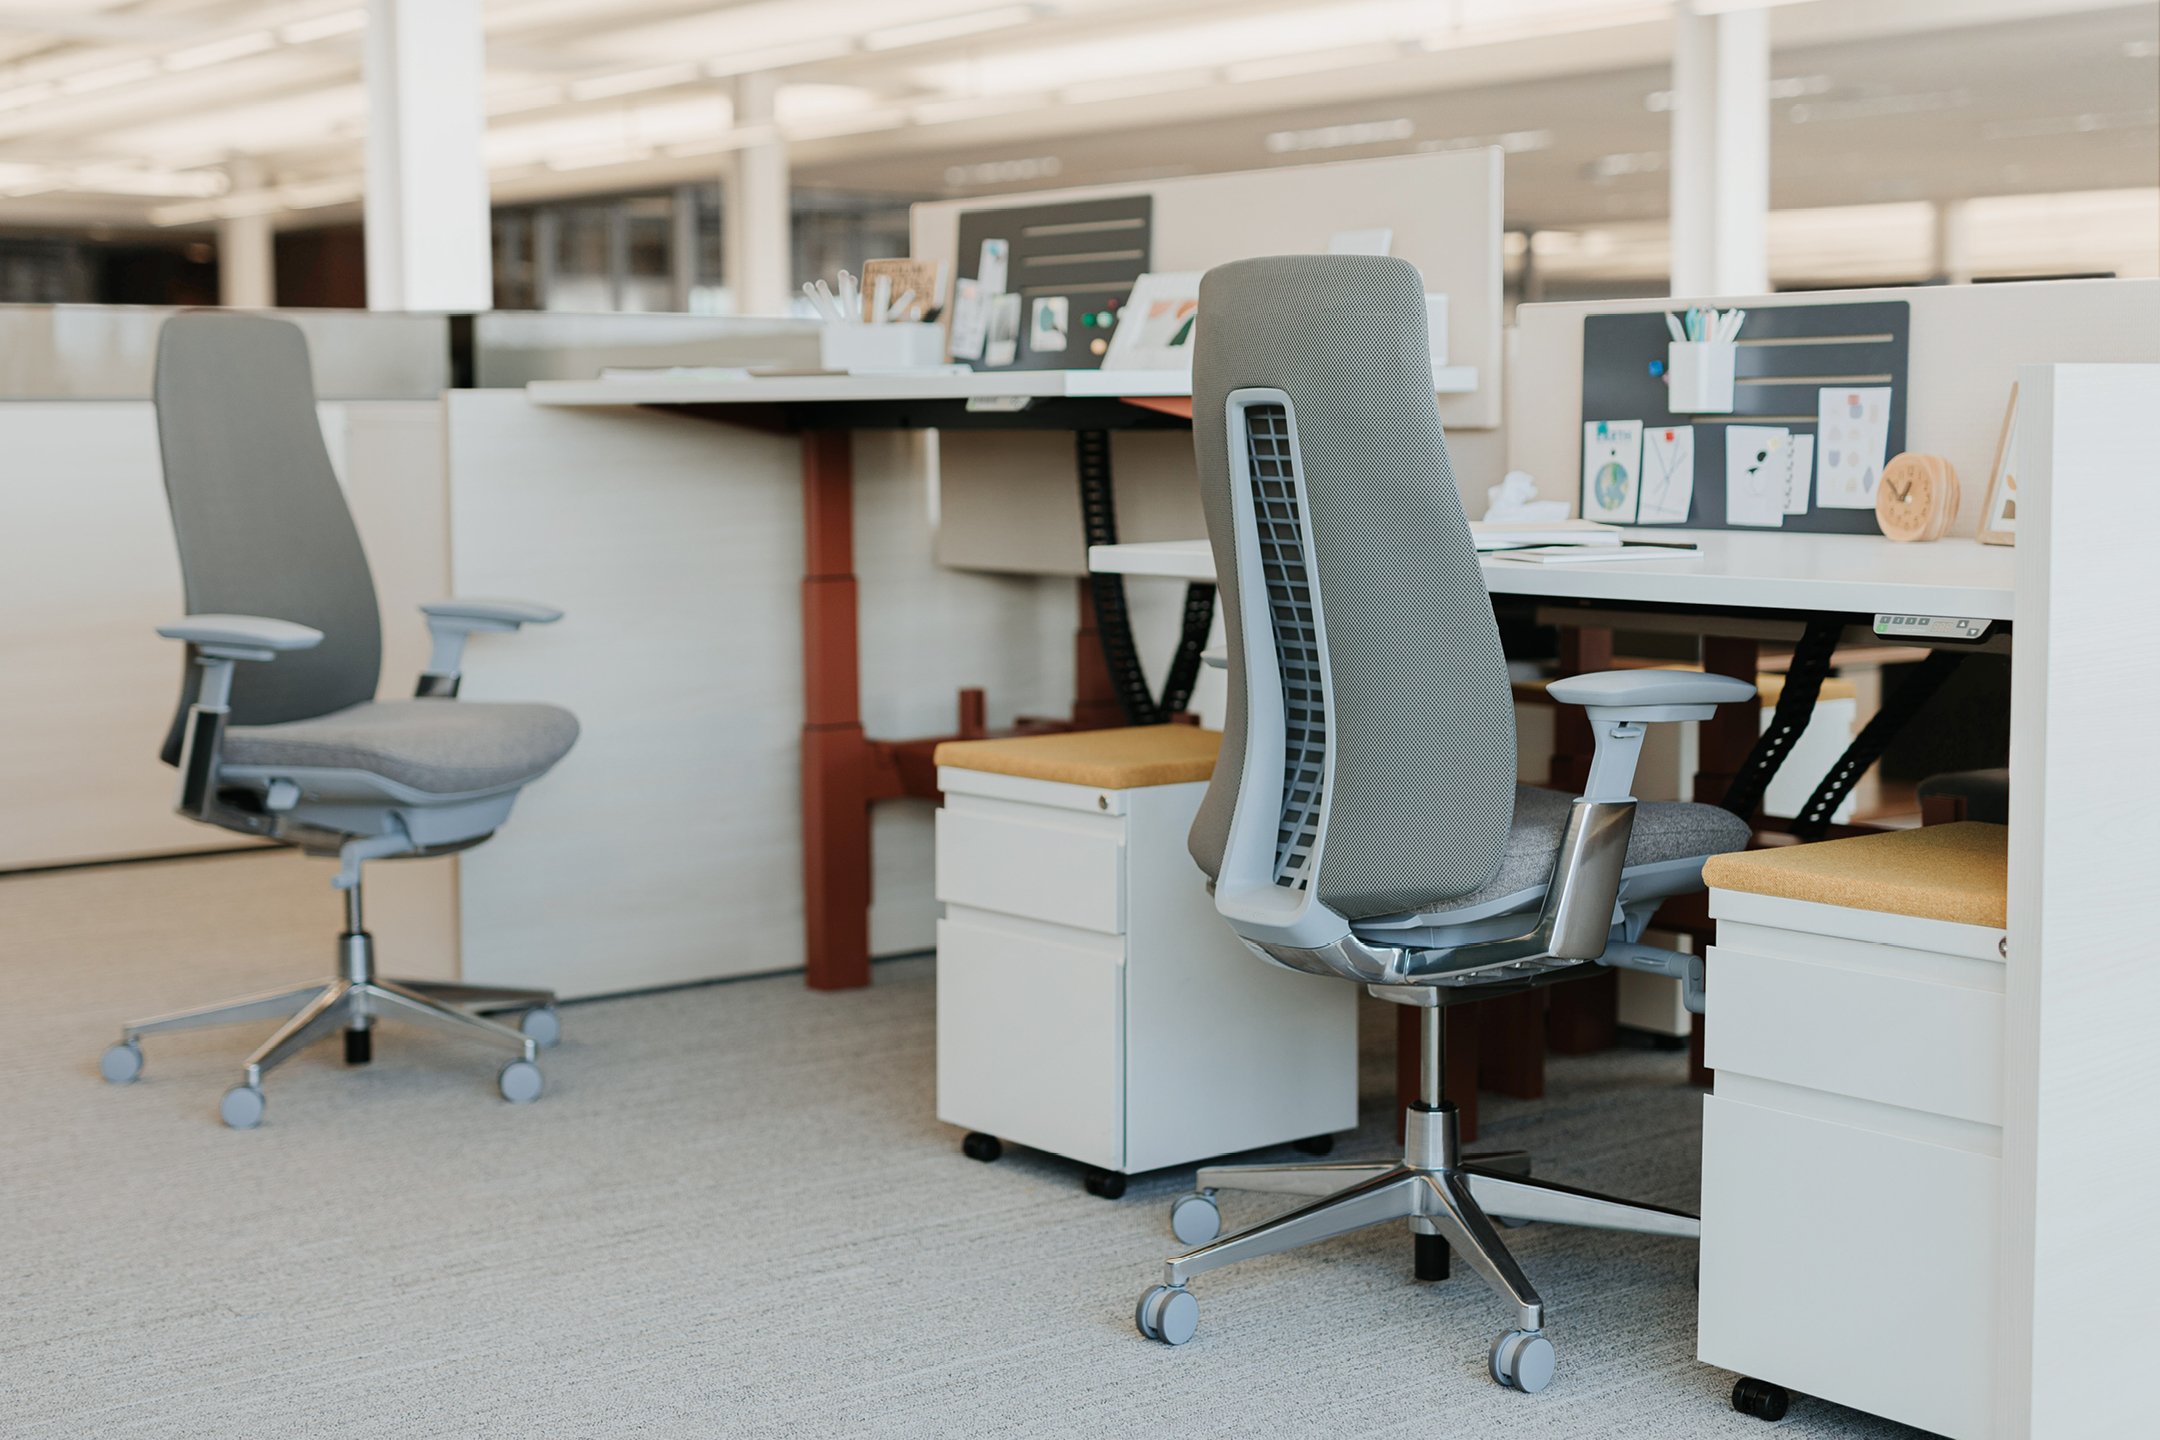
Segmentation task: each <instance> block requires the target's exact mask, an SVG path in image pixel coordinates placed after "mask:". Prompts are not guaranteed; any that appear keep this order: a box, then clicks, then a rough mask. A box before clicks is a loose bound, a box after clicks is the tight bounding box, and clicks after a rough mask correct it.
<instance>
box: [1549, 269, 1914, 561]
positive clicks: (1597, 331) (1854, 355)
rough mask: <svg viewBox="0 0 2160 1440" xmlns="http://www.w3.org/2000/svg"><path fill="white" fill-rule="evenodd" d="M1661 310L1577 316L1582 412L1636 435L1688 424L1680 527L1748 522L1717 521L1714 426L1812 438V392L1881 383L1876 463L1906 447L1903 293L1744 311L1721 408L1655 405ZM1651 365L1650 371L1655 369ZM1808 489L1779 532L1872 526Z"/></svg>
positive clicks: (1718, 452)
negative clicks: (1700, 410)
mask: <svg viewBox="0 0 2160 1440" xmlns="http://www.w3.org/2000/svg"><path fill="white" fill-rule="evenodd" d="M1665 314H1666V312H1665V311H1663V310H1651V311H1647V312H1644V313H1642V314H1629V315H1586V316H1584V317H1583V378H1582V418H1583V419H1584V420H1586V421H1588V420H1640V421H1642V422H1643V433H1644V434H1645V435H1648V434H1649V432H1650V431H1652V430H1664V429H1669V428H1671V427H1673V426H1677V425H1692V426H1694V427H1695V504H1694V508H1693V510H1692V511H1691V512H1690V514H1689V516H1688V522H1687V528H1688V529H1691V530H1724V529H1728V528H1730V529H1739V530H1751V529H1754V528H1756V527H1754V526H1751V525H1739V526H1727V525H1726V523H1725V426H1726V425H1728V424H1731V425H1781V426H1783V427H1784V428H1786V429H1788V430H1790V431H1792V432H1793V433H1794V434H1795V435H1813V434H1814V433H1815V417H1816V413H1817V410H1816V403H1817V393H1816V392H1818V391H1820V390H1823V389H1825V388H1827V387H1832V386H1839V385H1851V386H1859V385H1888V386H1889V387H1890V443H1889V446H1888V448H1887V449H1886V450H1885V451H1884V452H1883V458H1884V459H1886V460H1887V459H1888V458H1889V457H1890V456H1892V455H1895V454H1897V453H1898V452H1899V451H1901V450H1903V449H1904V448H1905V406H1906V398H1907V397H1906V389H1905V358H1906V351H1907V350H1908V348H1909V345H1910V332H1911V308H1910V307H1909V306H1908V305H1907V304H1906V303H1905V302H1904V301H1903V300H1882V301H1868V302H1865V303H1862V304H1856V305H1775V306H1763V307H1762V308H1760V309H1754V310H1750V311H1748V315H1747V323H1746V324H1744V325H1743V326H1741V328H1740V343H1739V355H1738V357H1737V361H1736V364H1735V366H1734V371H1735V378H1736V381H1737V383H1736V384H1735V385H1734V387H1733V411H1732V413H1731V414H1730V415H1675V414H1673V413H1672V412H1670V411H1668V410H1667V409H1666V408H1665V399H1666V393H1665V379H1664V374H1663V370H1662V366H1663V364H1664V361H1665V347H1666V345H1667V344H1668V343H1670V341H1671V339H1672V336H1671V334H1670V333H1669V332H1668V331H1667V330H1666V329H1665ZM1653 365H1655V366H1658V367H1660V368H1659V369H1658V370H1657V371H1656V372H1655V373H1653V371H1652V366H1653ZM1577 443H1578V445H1579V444H1580V439H1579V438H1578V441H1577ZM1818 448H1819V447H1818ZM1820 458H1821V457H1820V456H1819V455H1818V456H1817V459H1818V461H1819V460H1820ZM1812 493H1813V486H1812V482H1811V484H1810V497H1811V498H1810V503H1809V506H1808V512H1807V514H1805V515H1787V516H1786V517H1785V524H1784V526H1783V528H1784V529H1786V530H1798V531H1802V532H1805V533H1811V534H1849V535H1877V534H1880V533H1882V532H1881V528H1880V527H1879V526H1877V525H1876V523H1875V512H1874V511H1873V510H1824V509H1821V508H1820V507H1818V506H1816V505H1815V504H1814V503H1813V500H1812ZM1643 528H1644V529H1656V528H1659V527H1657V526H1654V525H1648V526H1644V527H1643ZM1666 528H1675V527H1666Z"/></svg>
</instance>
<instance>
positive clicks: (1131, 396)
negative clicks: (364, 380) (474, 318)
mask: <svg viewBox="0 0 2160 1440" xmlns="http://www.w3.org/2000/svg"><path fill="white" fill-rule="evenodd" d="M1477 386H1478V371H1477V367H1476V366H1475V365H1451V366H1448V367H1446V368H1444V369H1442V370H1439V371H1437V372H1435V375H1434V389H1435V391H1436V392H1437V393H1439V394H1442V395H1466V394H1469V393H1470V392H1472V391H1474V390H1476V389H1477ZM525 393H526V395H527V396H528V397H530V399H531V400H532V402H533V403H534V404H535V405H814V404H819V403H827V404H840V403H846V402H850V401H856V402H864V401H880V400H963V401H965V400H982V401H992V400H1143V399H1167V400H1184V399H1189V398H1191V395H1192V376H1191V375H1189V374H1187V373H1186V372H1184V371H1182V370H977V371H972V372H968V373H947V372H943V371H932V372H927V373H923V374H909V373H907V372H904V371H891V372H887V373H883V374H876V375H763V376H753V377H751V378H750V379H747V380H700V379H692V378H687V377H685V378H681V379H677V378H671V377H669V376H666V375H652V376H638V377H636V378H626V379H621V380H536V381H534V382H533V383H532V384H530V385H527V386H526V387H525Z"/></svg>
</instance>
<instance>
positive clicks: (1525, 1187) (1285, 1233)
mask: <svg viewBox="0 0 2160 1440" xmlns="http://www.w3.org/2000/svg"><path fill="white" fill-rule="evenodd" d="M1444 1028H1445V1020H1444V1007H1442V1006H1438V1005H1432V1006H1427V1007H1425V1009H1424V1015H1423V1026H1422V1038H1423V1050H1424V1054H1423V1057H1422V1065H1421V1084H1420V1087H1419V1103H1418V1104H1417V1105H1414V1106H1412V1107H1411V1109H1410V1111H1409V1113H1408V1115H1407V1116H1406V1117H1405V1121H1404V1137H1403V1158H1402V1160H1401V1161H1400V1162H1398V1163H1394V1164H1358V1163H1348V1164H1344V1163H1332V1164H1320V1165H1209V1166H1203V1167H1202V1168H1201V1170H1200V1174H1199V1182H1198V1183H1199V1188H1198V1190H1197V1191H1196V1192H1195V1193H1194V1194H1191V1195H1187V1196H1185V1197H1184V1198H1182V1199H1180V1200H1179V1201H1177V1202H1176V1204H1175V1205H1173V1206H1172V1207H1171V1220H1170V1223H1171V1229H1172V1231H1173V1232H1174V1233H1176V1235H1177V1236H1178V1238H1179V1239H1180V1240H1183V1241H1186V1242H1187V1243H1188V1244H1191V1243H1197V1242H1200V1241H1207V1242H1209V1243H1205V1244H1200V1245H1199V1248H1198V1249H1195V1250H1192V1251H1189V1252H1187V1253H1186V1254H1183V1255H1179V1256H1176V1257H1174V1258H1173V1259H1171V1260H1170V1261H1168V1262H1167V1263H1166V1264H1165V1265H1164V1266H1163V1282H1162V1283H1161V1284H1160V1285H1156V1286H1154V1287H1152V1288H1150V1289H1149V1290H1148V1291H1147V1292H1146V1293H1144V1294H1143V1295H1142V1296H1141V1297H1140V1304H1139V1308H1138V1309H1137V1311H1136V1312H1135V1319H1136V1321H1137V1323H1138V1325H1139V1327H1140V1332H1141V1333H1142V1334H1144V1335H1146V1336H1148V1337H1149V1338H1150V1339H1154V1340H1161V1341H1165V1342H1167V1343H1169V1344H1172V1345H1182V1344H1184V1343H1185V1342H1186V1341H1187V1340H1190V1339H1191V1338H1192V1336H1193V1333H1194V1331H1195V1329H1196V1328H1197V1326H1198V1324H1199V1315H1200V1310H1199V1302H1198V1301H1197V1300H1195V1299H1194V1298H1193V1295H1192V1292H1191V1291H1190V1290H1189V1289H1188V1288H1187V1284H1188V1282H1189V1281H1190V1280H1191V1279H1192V1278H1193V1277H1194V1276H1196V1275H1202V1274H1205V1273H1206V1272H1208V1271H1210V1270H1217V1269H1220V1268H1222V1267H1223V1266H1225V1265H1233V1264H1236V1263H1237V1262H1238V1261H1240V1260H1252V1259H1257V1258H1258V1257H1260V1256H1263V1255H1276V1254H1280V1253H1282V1252H1283V1251H1285V1250H1294V1249H1296V1248H1298V1247H1299V1246H1301V1245H1311V1244H1314V1243H1315V1242H1317V1241H1321V1240H1331V1239H1333V1238H1335V1237H1336V1236H1338V1235H1347V1234H1349V1233H1351V1232H1352V1231H1355V1230H1363V1229H1365V1228H1367V1227H1368V1226H1372V1225H1378V1224H1381V1223H1383V1222H1386V1221H1390V1220H1406V1221H1408V1222H1409V1225H1410V1229H1411V1231H1412V1232H1413V1234H1415V1235H1416V1236H1417V1237H1418V1240H1417V1242H1416V1243H1417V1248H1418V1252H1419V1254H1418V1260H1419V1264H1418V1271H1419V1275H1420V1278H1433V1279H1438V1278H1441V1276H1443V1275H1444V1274H1445V1273H1446V1272H1445V1256H1446V1255H1447V1254H1448V1253H1450V1252H1453V1253H1455V1254H1459V1255H1461V1256H1462V1258H1463V1259H1464V1260H1465V1261H1467V1262H1468V1263H1469V1265H1470V1268H1471V1269H1473V1270H1475V1271H1476V1272H1477V1273H1478V1274H1479V1275H1480V1276H1481V1277H1483V1278H1484V1280H1485V1283H1486V1284H1488V1285H1490V1286H1491V1287H1492V1288H1493V1289H1494V1290H1495V1291H1496V1292H1498V1293H1499V1295H1500V1297H1501V1298H1502V1299H1504V1300H1506V1301H1507V1302H1508V1303H1509V1304H1511V1305H1513V1306H1514V1307H1515V1323H1514V1325H1513V1327H1511V1328H1510V1329H1508V1330H1506V1331H1503V1332H1502V1333H1501V1334H1500V1336H1499V1338H1497V1339H1496V1340H1494V1341H1493V1345H1492V1351H1491V1355H1490V1364H1491V1368H1492V1376H1493V1379H1495V1380H1497V1381H1498V1382H1500V1383H1501V1384H1502V1385H1506V1386H1509V1387H1511V1388H1513V1389H1518V1390H1525V1391H1533V1392H1534V1391H1538V1390H1542V1389H1544V1388H1545V1386H1546V1384H1547V1383H1548V1382H1549V1381H1550V1380H1551V1379H1552V1374H1553V1359H1554V1357H1553V1348H1552V1342H1551V1341H1549V1340H1548V1339H1546V1338H1545V1335H1544V1329H1545V1307H1544V1303H1543V1302H1542V1301H1541V1300H1540V1299H1539V1298H1538V1293H1537V1291H1536V1290H1535V1289H1534V1288H1532V1286H1531V1284H1530V1281H1529V1279H1528V1277H1526V1276H1525V1275H1524V1274H1523V1272H1522V1267H1521V1266H1519V1265H1517V1264H1516V1263H1515V1257H1514V1256H1512V1255H1510V1254H1509V1253H1508V1250H1507V1246H1506V1245H1504V1244H1502V1243H1501V1240H1500V1235H1499V1232H1498V1230H1496V1229H1495V1228H1494V1226H1493V1219H1494V1218H1498V1219H1501V1220H1504V1221H1515V1222H1529V1221H1538V1220H1542V1221H1545V1222H1547V1223H1550V1224H1556V1225H1581V1226H1587V1227H1590V1228H1593V1229H1601V1230H1632V1231H1637V1232H1640V1233H1643V1234H1649V1235H1673V1236H1679V1237H1683V1238H1688V1239H1697V1238H1700V1236H1701V1234H1702V1222H1701V1221H1700V1220H1699V1219H1697V1218H1696V1217H1695V1216H1693V1215H1690V1214H1688V1213H1687V1212H1686V1211H1683V1210H1668V1209H1665V1208H1663V1207H1662V1206H1657V1205H1643V1204H1637V1203H1635V1202H1632V1201H1626V1200H1615V1199H1611V1198H1609V1197H1607V1196H1604V1195H1598V1194H1593V1193H1592V1192H1590V1191H1587V1190H1576V1189H1573V1188H1571V1187H1569V1186H1566V1185H1555V1184H1553V1183H1552V1182H1551V1181H1547V1180H1533V1179H1531V1178H1530V1176H1529V1174H1528V1171H1529V1157H1528V1155H1526V1154H1524V1153H1523V1152H1521V1151H1501V1152H1495V1153H1491V1154H1482V1155H1464V1154H1463V1153H1462V1152H1461V1147H1460V1143H1459V1140H1458V1137H1457V1133H1456V1122H1455V1107H1454V1106H1453V1105H1451V1104H1449V1103H1448V1102H1447V1100H1446V1099H1445V1098H1444V1097H1443V1096H1442V1094H1441V1087H1440V1076H1441V1074H1442V1055H1441V1035H1442V1032H1443V1030H1444ZM1218 1190H1255V1191H1259V1192H1261V1193H1263V1194H1274V1195H1314V1196H1318V1197H1320V1198H1319V1199H1316V1200H1314V1201H1313V1203H1312V1204H1310V1205H1304V1206H1300V1207H1299V1208H1298V1209H1295V1210H1292V1211H1290V1212H1288V1213H1287V1214H1283V1215H1278V1216H1276V1217H1275V1218H1274V1219H1272V1220H1268V1221H1264V1222H1262V1223H1261V1224H1258V1225H1255V1226H1253V1227H1251V1228H1250V1229H1247V1230H1241V1231H1239V1232H1238V1233H1237V1234H1235V1235H1229V1236H1225V1237H1223V1238H1222V1239H1219V1240H1218V1239H1214V1238H1213V1236H1214V1234H1215V1232H1216V1230H1217V1229H1218V1228H1219V1227H1220V1216H1219V1212H1218V1211H1217V1210H1216V1206H1215V1193H1216V1191H1218ZM1443 1245H1444V1246H1445V1247H1446V1248H1445V1249H1442V1248H1440V1247H1441V1246H1443ZM1435 1262H1437V1263H1435Z"/></svg>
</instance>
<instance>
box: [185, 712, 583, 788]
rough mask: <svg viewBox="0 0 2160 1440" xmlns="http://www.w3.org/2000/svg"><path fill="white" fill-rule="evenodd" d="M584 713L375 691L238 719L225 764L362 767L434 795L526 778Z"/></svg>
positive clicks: (543, 767)
mask: <svg viewBox="0 0 2160 1440" xmlns="http://www.w3.org/2000/svg"><path fill="white" fill-rule="evenodd" d="M577 737H578V722H577V717H576V716H575V715H572V714H571V713H570V712H569V711H567V710H564V709H562V708H560V707H559V706H555V705H510V704H473V703H471V702H469V701H464V700H370V701H368V702H367V703H365V704H361V705H352V706H348V707H347V708H345V709H343V710H333V711H331V712H330V713H329V714H328V715H318V716H315V717H314V718H313V719H310V720H289V721H286V722H285V723H284V724H282V725H236V726H234V727H233V728H232V729H230V730H228V731H226V732H225V752H224V758H225V763H226V764H228V765H247V766H263V767H269V768H274V767H276V766H280V765H291V766H294V767H307V768H311V769H327V770H364V771H366V772H368V773H369V774H371V775H380V776H382V777H383V778H384V779H386V780H394V781H396V782H397V783H399V784H401V785H409V786H411V787H412V788H413V789H415V790H424V791H426V792H427V793H428V794H430V795H457V794H463V793H465V792H467V791H473V790H493V789H499V788H501V787H502V786H505V785H519V784H523V783H524V782H526V781H528V780H536V779H538V778H539V777H540V776H542V775H545V774H546V773H547V772H548V770H549V769H550V768H552V767H553V766H554V764H555V762H556V761H558V760H560V759H562V757H563V756H564V755H566V754H568V753H569V751H570V747H571V746H572V745H573V744H575V743H576V742H577Z"/></svg>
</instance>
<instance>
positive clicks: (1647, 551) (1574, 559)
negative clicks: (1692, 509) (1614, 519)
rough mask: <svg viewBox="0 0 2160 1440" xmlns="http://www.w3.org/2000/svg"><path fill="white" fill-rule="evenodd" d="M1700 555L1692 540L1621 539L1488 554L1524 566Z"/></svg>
mask: <svg viewBox="0 0 2160 1440" xmlns="http://www.w3.org/2000/svg"><path fill="white" fill-rule="evenodd" d="M1701 554H1702V547H1701V546H1699V545H1697V544H1696V543H1695V542H1694V541H1692V540H1672V541H1648V540H1622V541H1619V542H1618V543H1616V544H1611V545H1526V546H1524V547H1523V548H1521V549H1519V550H1494V551H1490V552H1488V558H1490V559H1493V560H1517V561H1520V562H1522V563H1523V564H1525V565H1589V564H1605V563H1610V562H1612V561H1616V560H1690V559H1694V558H1696V557H1698V556H1700V555H1701Z"/></svg>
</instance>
